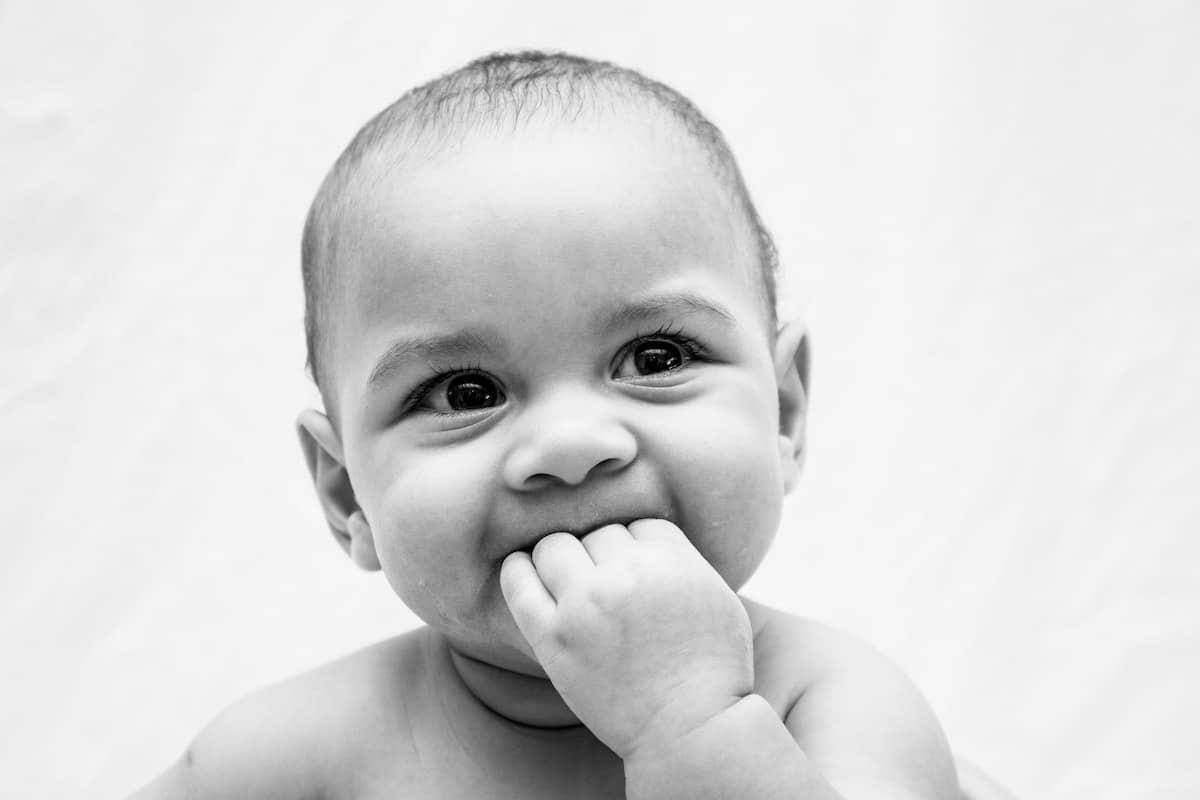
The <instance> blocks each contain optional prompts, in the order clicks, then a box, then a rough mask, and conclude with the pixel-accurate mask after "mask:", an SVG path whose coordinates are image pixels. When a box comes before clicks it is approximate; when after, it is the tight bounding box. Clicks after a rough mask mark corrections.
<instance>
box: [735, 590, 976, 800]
mask: <svg viewBox="0 0 1200 800" xmlns="http://www.w3.org/2000/svg"><path fill="white" fill-rule="evenodd" d="M744 602H745V604H746V610H747V612H748V613H749V615H750V620H751V624H752V626H753V629H754V665H755V691H756V693H757V694H759V695H761V696H762V697H763V698H764V699H766V700H767V702H768V703H770V704H771V706H772V708H774V709H775V710H776V712H777V713H778V714H779V717H780V719H782V720H783V721H784V724H785V725H786V726H787V729H788V731H789V732H790V733H791V734H792V737H793V738H794V739H795V740H796V741H797V743H799V744H800V746H801V748H802V749H803V750H804V752H805V754H806V755H807V756H808V758H809V759H810V760H811V761H812V762H813V763H814V765H816V766H817V768H818V769H819V770H820V771H821V773H822V774H823V775H825V777H826V779H828V780H829V781H830V783H832V784H833V785H834V787H835V788H838V789H839V790H841V791H842V792H843V794H845V795H846V796H851V797H852V796H863V797H872V796H876V795H877V792H879V791H881V790H880V789H879V787H883V786H890V787H893V789H892V790H891V791H892V794H890V795H889V794H887V793H886V792H884V793H883V794H881V795H879V796H895V797H908V796H913V797H951V796H955V795H956V791H957V790H956V782H955V775H954V763H953V758H952V756H951V753H950V748H949V745H948V744H947V742H946V737H945V734H944V733H943V731H942V728H941V725H940V724H939V723H938V720H937V717H936V716H935V715H934V713H933V711H932V709H931V708H930V706H929V703H928V702H927V701H926V700H925V698H924V697H923V696H922V694H921V692H920V691H919V690H918V689H917V687H916V686H915V685H914V684H913V682H912V681H911V680H910V679H909V678H908V676H906V675H905V674H904V673H903V672H902V671H901V670H900V669H899V668H898V667H897V666H896V665H895V664H893V663H892V662H891V660H889V659H888V658H887V657H886V656H884V655H883V654H882V653H880V652H879V651H878V650H876V649H875V648H873V647H871V646H869V645H867V644H866V643H864V642H862V641H860V640H858V639H856V638H854V637H853V636H850V635H849V634H846V633H843V632H841V631H838V630H835V629H834V628H831V627H829V626H827V625H823V624H821V623H819V622H816V621H814V620H809V619H804V618H802V617H797V616H793V615H791V614H787V613H784V612H782V611H778V610H775V609H772V608H768V607H767V606H763V605H761V604H759V603H754V602H752V601H748V600H747V601H744ZM895 787H903V788H904V789H906V790H908V792H909V793H910V794H903V793H901V792H898V791H896V790H895Z"/></svg>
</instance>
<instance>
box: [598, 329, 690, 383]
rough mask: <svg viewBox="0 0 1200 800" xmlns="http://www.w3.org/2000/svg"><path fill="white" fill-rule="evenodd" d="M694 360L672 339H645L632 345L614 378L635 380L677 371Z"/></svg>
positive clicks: (624, 355)
mask: <svg viewBox="0 0 1200 800" xmlns="http://www.w3.org/2000/svg"><path fill="white" fill-rule="evenodd" d="M691 360H692V353H689V352H688V350H687V348H685V347H684V346H683V345H682V344H680V343H678V342H674V341H671V340H670V339H660V338H654V339H643V340H641V341H639V342H635V343H634V344H632V345H631V346H630V347H629V349H628V350H626V351H625V353H624V354H623V355H622V357H621V359H620V361H618V362H617V368H616V370H615V371H614V373H613V377H614V378H635V377H639V376H644V375H654V374H657V373H660V372H671V371H672V370H677V369H679V368H680V367H682V366H683V365H684V364H686V363H688V362H689V361H691Z"/></svg>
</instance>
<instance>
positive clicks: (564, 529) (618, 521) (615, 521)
mask: <svg viewBox="0 0 1200 800" xmlns="http://www.w3.org/2000/svg"><path fill="white" fill-rule="evenodd" d="M639 519H668V518H667V517H666V516H665V515H664V516H659V515H657V514H638V515H633V516H619V517H612V518H609V519H603V520H601V521H600V522H597V523H594V524H592V523H589V524H586V525H577V526H571V525H563V526H561V527H555V528H549V529H547V530H545V531H543V532H542V533H540V534H538V535H537V536H536V537H534V538H533V539H531V540H530V541H529V542H527V543H526V544H525V545H523V546H521V547H518V548H516V549H515V550H514V551H513V552H517V553H529V554H530V555H532V554H533V548H534V546H535V545H537V543H538V542H540V541H541V540H542V539H544V538H546V537H547V536H549V535H550V534H552V533H569V534H571V535H572V536H574V537H575V538H576V539H582V538H583V537H585V536H587V535H588V534H589V533H591V532H592V531H595V530H599V529H600V528H603V527H605V526H607V525H629V523H631V522H636V521H637V520H639Z"/></svg>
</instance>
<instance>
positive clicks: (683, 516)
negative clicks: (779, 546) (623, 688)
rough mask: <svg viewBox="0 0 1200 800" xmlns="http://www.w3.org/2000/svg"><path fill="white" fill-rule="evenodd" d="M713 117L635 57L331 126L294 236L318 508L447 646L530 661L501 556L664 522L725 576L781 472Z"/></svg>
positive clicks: (416, 99)
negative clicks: (316, 188)
mask: <svg viewBox="0 0 1200 800" xmlns="http://www.w3.org/2000/svg"><path fill="white" fill-rule="evenodd" d="M774 273H775V254H774V248H773V246H772V244H771V240H770V237H769V236H768V235H767V233H766V231H765V230H764V229H763V227H762V225H761V224H760V222H759V220H758V215H757V213H756V212H755V210H754V206H753V204H752V203H751V201H750V197H749V195H748V193H747V191H746V189H745V187H744V185H743V182H742V178H741V176H740V174H739V172H738V169H737V166H736V163H735V161H734V159H733V156H732V154H731V153H730V152H729V150H728V148H727V146H726V145H725V142H724V140H723V138H722V137H721V135H720V133H719V132H718V131H717V129H716V128H715V127H714V126H713V125H712V124H711V123H709V122H708V121H707V120H706V119H705V118H704V117H703V116H702V115H701V114H700V113H699V112H698V111H697V110H696V109H695V108H694V107H693V106H692V105H691V103H689V102H688V101H687V100H686V99H685V98H683V97H682V96H680V95H679V94H678V93H676V92H674V91H673V90H671V89H669V88H667V87H665V86H662V85H661V84H658V83H655V82H653V81H650V80H648V79H646V78H644V77H642V76H640V75H638V74H637V73H634V72H632V71H629V70H624V69H621V68H618V67H615V66H613V65H610V64H604V63H598V62H592V61H587V60H584V59H579V58H575V57H571V56H565V55H547V54H538V53H524V54H518V55H511V56H509V55H505V56H492V57H489V58H486V59H483V60H480V61H477V62H474V63H472V64H469V65H467V66H466V67H464V68H463V69H461V70H459V71H457V72H455V73H452V74H450V75H448V76H445V77H443V78H440V79H438V80H436V81H433V82H432V83H429V84H427V85H425V86H422V87H419V88H418V89H415V90H413V91H412V92H409V93H408V94H407V95H405V96H404V97H402V98H401V99H400V100H398V101H397V102H396V103H395V104H393V105H392V106H390V107H389V108H388V109H386V110H385V111H383V112H382V113H381V114H379V115H378V116H377V117H375V118H374V119H373V120H372V121H371V122H369V123H368V124H367V125H366V126H365V127H364V128H363V129H362V131H360V132H359V134H358V135H357V136H356V137H355V139H354V140H353V142H352V143H351V144H350V146H349V147H348V148H347V150H346V151H345V152H344V153H343V154H342V156H341V158H339V159H338V162H337V163H336V164H335V166H334V168H333V170H332V171H331V172H330V174H329V176H328V177H327V178H326V180H325V182H324V184H323V185H322V187H321V190H320V192H319V193H318V195H317V198H316V200H315V201H314V203H313V207H312V210H311V212H310V214H309V219H308V223H307V226H306V228H305V235H304V279H305V298H306V301H307V314H306V327H307V336H308V346H309V360H310V365H311V368H312V372H313V376H314V378H315V379H316V381H317V384H318V386H319V388H320V390H321V394H322V397H323V398H324V400H325V408H326V413H327V415H326V414H321V413H319V412H315V411H309V412H305V413H304V414H303V415H301V418H300V432H301V439H302V442H303V443H304V448H305V452H306V456H307V458H308V462H309V466H310V469H311V470H312V472H313V476H314V481H315V483H316V486H317V490H318V494H319V496H320V499H321V502H322V505H323V507H324V510H325V513H326V517H327V518H328V520H329V522H330V526H331V528H332V529H333V531H334V534H335V535H336V536H337V538H338V540H339V541H340V542H341V543H342V545H343V546H344V547H345V549H346V550H347V551H348V552H349V553H350V555H351V556H352V558H353V559H354V560H355V561H356V562H357V563H358V564H359V565H361V566H363V567H366V568H370V569H378V568H382V569H383V571H384V572H385V574H386V575H387V578H388V580H389V582H390V583H391V585H392V586H393V588H394V589H395V591H396V592H397V594H398V595H399V596H400V597H401V598H402V599H403V600H404V601H405V602H406V603H407V604H408V605H409V606H410V608H412V610H413V611H414V612H415V613H417V614H418V616H420V617H421V618H422V619H424V620H425V621H426V622H427V623H429V624H430V625H432V626H433V627H435V628H437V629H439V630H440V631H441V632H442V633H443V634H445V635H446V636H447V637H448V639H449V640H450V641H451V643H452V644H454V645H455V646H457V647H458V648H459V649H460V650H462V651H463V652H465V653H466V654H468V655H473V656H475V657H477V658H481V659H484V660H488V661H491V662H493V663H497V664H500V665H503V666H508V667H510V668H515V669H522V670H525V671H529V672H537V667H536V661H534V660H533V659H532V656H531V655H530V651H529V649H528V647H527V645H526V644H525V642H524V639H523V638H522V637H521V634H520V633H519V632H518V631H517V629H516V626H515V624H514V623H513V621H512V618H511V616H510V615H509V613H508V611H507V608H506V606H505V604H504V601H503V598H502V597H501V594H500V590H499V584H498V574H499V567H500V564H501V562H502V561H503V560H504V558H505V556H507V555H508V554H509V553H511V552H513V551H514V550H519V549H529V548H531V547H532V546H533V544H534V543H535V542H536V541H537V540H538V539H540V538H541V537H542V536H544V535H546V534H548V533H551V532H554V531H563V530H566V531H570V532H572V533H575V534H577V535H582V534H584V533H587V532H588V531H590V530H592V529H594V528H596V527H599V526H600V525H602V524H605V523H609V522H622V523H623V522H629V521H632V520H634V519H639V518H643V517H662V518H666V519H669V520H671V521H673V522H674V523H675V524H677V525H678V526H679V527H680V528H681V529H682V530H683V531H684V532H685V533H686V534H687V536H688V537H689V539H690V540H691V541H692V543H693V544H694V545H695V546H696V548H697V549H698V550H699V551H700V552H701V553H702V554H703V555H704V556H705V557H706V558H707V559H708V561H709V562H710V563H711V564H712V565H713V566H714V567H715V568H716V569H717V571H718V572H719V573H720V574H721V575H722V576H723V577H724V578H725V580H726V581H727V582H728V583H729V584H730V585H731V586H733V587H734V588H735V589H736V588H739V587H740V586H741V585H742V584H743V583H744V582H745V581H746V580H747V579H748V578H749V577H750V575H751V574H752V573H753V571H754V569H755V568H756V567H757V566H758V564H759V563H760V561H761V559H762V558H763V556H764V555H765V553H766V550H767V547H768V545H769V544H770V541H771V539H772V538H773V536H774V532H775V528H776V526H777V524H778V521H779V514H780V509H781V503H782V497H783V494H784V493H785V492H786V491H787V490H788V489H790V487H791V486H792V485H793V484H794V482H795V479H796V477H797V475H798V471H799V464H800V458H801V455H800V454H801V450H802V444H803V427H804V424H803V423H804V409H805V404H806V394H805V393H806V387H805V386H804V382H805V381H806V379H807V364H806V347H805V344H804V338H803V332H802V330H801V329H800V327H799V326H798V325H796V324H794V323H787V324H784V325H783V326H782V327H780V326H779V325H778V323H777V321H776V318H775V283H774V281H775V274H774Z"/></svg>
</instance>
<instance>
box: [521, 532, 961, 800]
mask: <svg viewBox="0 0 1200 800" xmlns="http://www.w3.org/2000/svg"><path fill="white" fill-rule="evenodd" d="M501 585H502V588H503V589H504V593H505V598H506V599H507V601H508V603H509V607H510V609H511V610H512V613H513V616H514V618H515V619H516V620H517V623H518V625H519V626H520V628H521V630H522V632H523V633H524V634H525V636H526V638H527V639H528V640H529V642H530V645H531V646H532V648H533V651H534V653H535V655H536V656H537V657H538V660H539V661H540V663H541V664H542V667H543V668H544V669H545V670H546V673H547V675H548V676H549V677H550V679H551V680H552V681H553V682H554V684H555V686H556V687H557V688H558V690H559V691H560V692H561V693H562V695H563V699H564V700H565V701H566V702H567V704H568V705H569V706H570V707H571V709H572V710H573V711H574V712H575V713H576V714H577V715H578V716H579V718H580V719H581V720H582V721H583V722H584V724H586V725H587V726H588V727H589V728H590V729H591V730H592V732H593V733H595V734H596V736H597V737H598V738H600V739H601V740H602V741H603V742H604V743H605V744H607V745H608V746H609V747H610V748H611V749H612V750H613V751H614V752H615V753H616V754H617V755H619V756H620V757H621V758H622V759H623V760H624V762H625V778H626V791H627V794H628V796H629V797H630V798H631V800H635V799H636V798H651V797H652V798H674V797H680V798H683V797H687V798H704V797H714V798H715V797H741V798H747V800H752V799H753V798H776V797H778V798H804V799H806V800H839V799H841V798H845V799H846V800H871V799H872V798H888V799H889V800H896V799H897V798H901V799H902V800H908V799H909V798H913V799H914V800H915V799H916V798H921V799H922V800H934V799H935V798H936V799H937V800H941V798H952V797H954V794H953V792H954V791H955V789H954V777H953V767H952V766H947V768H945V769H943V768H942V761H941V759H942V758H943V751H944V745H943V746H942V750H937V749H934V750H933V751H932V752H927V748H928V746H929V743H930V742H933V741H936V742H940V738H939V737H940V732H939V730H938V728H937V726H936V723H931V720H932V717H931V715H929V714H928V712H927V710H925V709H924V703H923V701H921V700H920V698H919V695H916V694H915V691H913V690H911V687H909V686H908V684H907V682H906V681H904V680H903V679H902V676H901V677H900V678H897V677H896V674H895V673H894V672H892V671H889V670H888V669H884V668H883V667H882V666H880V665H879V664H878V663H876V661H875V660H874V659H869V658H867V657H866V656H865V655H864V656H860V657H856V658H851V659H848V661H847V665H848V666H849V665H850V664H849V662H850V661H853V662H854V664H853V665H854V668H855V670H854V671H855V679H854V680H850V679H849V678H847V680H846V681H845V682H843V681H841V680H834V679H833V678H828V679H827V680H826V681H825V682H823V683H822V684H821V685H820V691H819V692H818V693H817V694H816V696H815V697H814V698H809V699H808V700H807V701H805V700H804V698H802V699H801V701H800V702H797V704H796V708H795V709H793V711H792V712H791V713H790V714H789V715H788V717H787V724H786V725H785V721H784V720H781V719H780V717H779V715H778V714H777V713H776V712H775V710H774V709H772V708H771V706H770V705H768V703H767V702H766V700H764V699H763V698H762V697H760V696H759V695H756V694H754V693H753V692H754V664H753V636H752V632H751V627H750V621H749V618H748V616H747V613H746V610H745V607H744V606H743V605H742V602H741V601H740V600H739V598H738V597H737V596H736V595H735V594H734V593H733V591H732V590H730V589H729V587H728V586H727V585H726V584H725V583H724V581H723V580H722V579H721V577H720V575H718V574H717V573H716V571H715V570H713V569H712V567H711V565H709V564H708V563H707V562H706V561H705V560H704V559H703V557H702V556H701V555H700V554H699V553H698V552H697V551H696V550H695V548H694V547H692V545H691V543H690V542H688V540H687V538H686V537H685V536H684V535H683V533H682V532H681V531H679V529H678V528H676V527H675V526H674V525H672V524H671V523H669V522H666V521H664V520H639V521H637V522H634V523H631V524H630V525H629V526H628V528H626V527H625V526H607V527H606V528H601V529H599V530H597V531H593V532H592V533H590V534H588V535H587V536H585V537H584V538H583V539H582V540H576V539H575V538H574V537H571V536H569V535H567V534H553V535H551V536H548V537H546V538H545V539H543V540H542V541H540V542H539V543H538V544H537V546H536V547H535V548H534V552H533V556H532V558H530V556H528V555H527V554H524V553H514V554H513V555H511V556H509V558H508V559H507V560H506V562H505V564H504V568H503V570H502V572H501ZM884 663H885V664H886V662H884ZM860 681H861V682H862V686H861V687H860V685H859V683H860ZM814 688H816V685H815V684H814ZM860 688H862V689H864V690H865V691H866V694H867V695H869V699H866V698H864V699H861V700H855V699H854V698H853V697H850V696H848V694H847V693H848V692H849V693H851V694H852V693H853V692H854V691H858V690H859V689H860ZM845 703H848V704H850V706H851V708H850V716H849V717H848V718H847V717H843V709H842V707H841V706H842V704H845ZM856 703H857V705H855V704H856ZM914 703H915V704H916V705H917V706H919V707H920V709H921V712H922V713H920V714H916V715H915V716H914V715H913V710H914ZM876 724H883V726H884V728H885V730H884V731H878V730H876V729H875V728H874V727H872V726H874V725H876ZM929 724H932V727H931V728H930V727H929ZM822 730H836V731H837V732H838V733H837V736H836V737H835V736H816V735H815V733H814V732H817V731H822ZM797 732H799V733H800V734H813V735H812V737H811V738H812V741H811V744H812V745H814V746H815V748H816V749H817V751H819V757H818V758H811V757H810V755H809V754H806V752H805V750H804V749H803V748H802V744H803V743H801V742H798V741H797V738H796V736H795V734H796V733H797ZM905 736H915V743H909V742H897V741H895V739H896V737H905ZM813 755H818V753H814V754H813ZM945 763H946V765H949V762H948V761H946V762H945ZM931 765H932V766H931ZM930 775H932V777H929V776H930ZM835 787H836V788H835Z"/></svg>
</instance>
